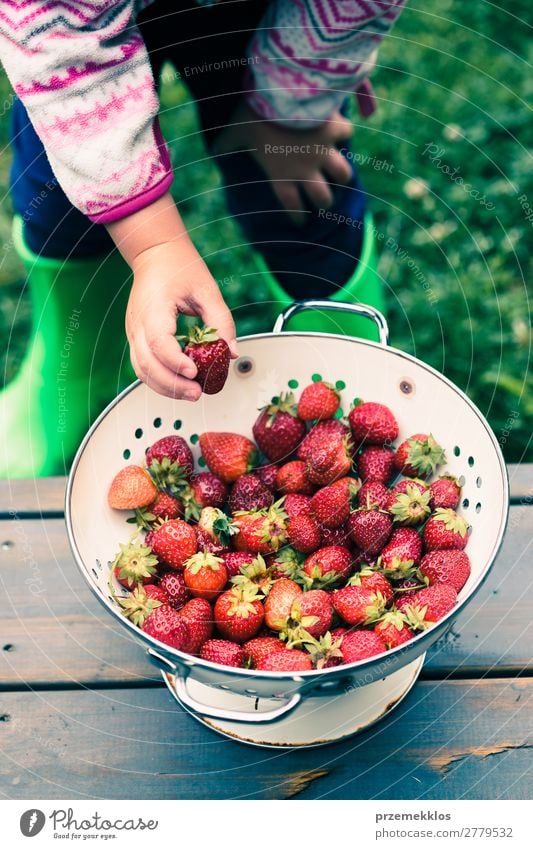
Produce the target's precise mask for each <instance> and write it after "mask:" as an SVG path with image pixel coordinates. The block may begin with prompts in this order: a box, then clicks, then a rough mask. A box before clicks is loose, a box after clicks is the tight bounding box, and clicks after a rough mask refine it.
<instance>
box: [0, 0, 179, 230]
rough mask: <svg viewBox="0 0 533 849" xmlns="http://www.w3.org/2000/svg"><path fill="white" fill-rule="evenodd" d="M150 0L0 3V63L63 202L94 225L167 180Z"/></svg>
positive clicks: (132, 206)
mask: <svg viewBox="0 0 533 849" xmlns="http://www.w3.org/2000/svg"><path fill="white" fill-rule="evenodd" d="M150 2H151V0H79V2H78V0H57V2H56V0H46V2H44V0H2V3H1V4H0V59H1V61H2V63H3V65H4V67H5V69H6V72H7V74H8V76H9V79H10V81H11V84H12V85H13V88H14V90H15V92H16V94H17V95H18V97H20V99H21V100H22V101H23V103H24V105H25V107H26V109H27V110H28V113H29V115H30V118H31V122H32V124H33V126H34V128H35V130H36V132H37V134H38V135H39V137H40V139H41V141H42V142H43V145H44V147H45V150H46V154H47V156H48V159H49V161H50V164H51V166H52V169H53V171H54V173H55V175H56V177H57V179H58V181H59V183H60V185H61V186H62V188H63V190H64V191H65V193H66V195H67V196H68V198H69V200H70V201H71V203H72V204H73V205H74V206H76V207H77V208H78V209H80V210H81V211H82V212H84V213H85V214H86V215H88V216H89V218H91V219H92V220H93V221H98V222H102V223H106V222H110V221H114V220H116V219H118V218H123V217H124V216H126V215H128V214H130V213H132V212H134V211H136V210H137V209H141V208H142V207H144V206H147V205H148V204H149V203H152V202H153V201H154V200H156V199H157V198H158V197H159V196H160V195H162V194H164V193H165V192H166V191H167V189H168V187H169V186H170V184H171V182H172V173H171V167H170V158H169V155H168V151H167V148H166V145H165V143H164V140H163V138H162V136H161V133H160V130H159V126H158V122H157V114H158V109H159V103H158V98H157V93H156V89H155V84H154V79H153V76H152V72H151V68H150V63H149V59H148V54H147V51H146V48H145V45H144V42H143V39H142V37H141V34H140V32H139V30H138V28H137V26H136V24H135V20H136V16H137V14H138V13H139V12H140V11H141V9H143V8H144V7H145V6H147V5H149V3H150Z"/></svg>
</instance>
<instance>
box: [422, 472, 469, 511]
mask: <svg viewBox="0 0 533 849" xmlns="http://www.w3.org/2000/svg"><path fill="white" fill-rule="evenodd" d="M429 489H430V491H431V500H430V502H429V506H430V507H431V509H432V510H437V508H439V507H443V508H446V507H451V509H452V510H455V508H456V507H457V506H458V505H459V501H460V500H461V486H460V484H459V481H458V480H457V478H454V477H453V475H441V477H440V478H437V480H436V481H433V483H432V484H430V486H429Z"/></svg>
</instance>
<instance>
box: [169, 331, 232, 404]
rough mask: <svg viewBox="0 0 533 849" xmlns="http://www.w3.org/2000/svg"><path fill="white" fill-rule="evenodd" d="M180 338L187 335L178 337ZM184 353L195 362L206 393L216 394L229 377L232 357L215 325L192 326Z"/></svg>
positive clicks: (199, 379) (198, 376) (197, 376)
mask: <svg viewBox="0 0 533 849" xmlns="http://www.w3.org/2000/svg"><path fill="white" fill-rule="evenodd" d="M178 338H180V339H183V338H186V337H183V336H181V337H178ZM183 353H184V354H186V356H187V357H190V358H191V360H192V361H193V362H194V364H195V366H196V368H197V369H198V373H197V375H196V377H195V380H197V381H198V383H199V384H200V386H201V387H202V389H203V391H204V392H205V393H206V395H216V393H217V392H220V390H221V389H222V388H223V386H224V384H225V382H226V379H227V377H228V371H229V364H230V359H231V354H230V350H229V348H228V343H227V342H225V341H224V339H220V338H219V336H217V331H216V330H215V328H214V327H200V326H199V325H198V324H196V325H194V327H191V329H190V331H189V336H188V342H187V345H186V346H185V348H184V349H183Z"/></svg>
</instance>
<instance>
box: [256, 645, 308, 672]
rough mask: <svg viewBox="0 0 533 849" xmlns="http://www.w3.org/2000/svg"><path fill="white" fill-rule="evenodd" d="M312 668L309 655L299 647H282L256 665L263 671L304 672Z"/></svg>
mask: <svg viewBox="0 0 533 849" xmlns="http://www.w3.org/2000/svg"><path fill="white" fill-rule="evenodd" d="M312 668H313V665H312V663H311V658H310V657H309V655H308V654H307V653H306V652H304V651H300V650H299V649H282V650H281V651H276V652H272V654H269V655H267V657H265V658H263V659H262V660H261V661H260V663H259V664H258V665H257V667H256V669H261V670H262V671H263V672H304V671H306V670H308V669H312Z"/></svg>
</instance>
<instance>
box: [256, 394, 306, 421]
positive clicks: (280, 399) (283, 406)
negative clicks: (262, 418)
mask: <svg viewBox="0 0 533 849" xmlns="http://www.w3.org/2000/svg"><path fill="white" fill-rule="evenodd" d="M261 409H262V410H263V411H265V412H267V413H268V419H267V422H266V426H267V427H272V425H273V424H274V422H275V421H276V416H277V415H278V413H288V414H289V415H290V416H294V418H297V406H296V402H295V400H294V395H293V393H292V392H282V393H281V395H274V397H273V398H272V400H271V402H270V404H267V405H266V406H265V407H262V408H261Z"/></svg>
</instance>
